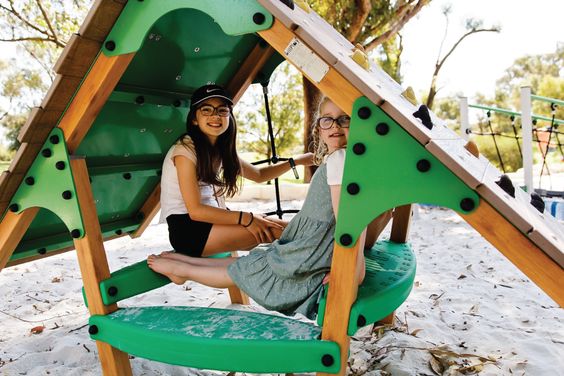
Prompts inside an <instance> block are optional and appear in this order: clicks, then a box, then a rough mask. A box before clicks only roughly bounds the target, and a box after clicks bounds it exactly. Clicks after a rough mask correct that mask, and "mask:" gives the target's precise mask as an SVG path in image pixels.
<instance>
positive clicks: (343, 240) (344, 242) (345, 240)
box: [340, 234, 352, 246]
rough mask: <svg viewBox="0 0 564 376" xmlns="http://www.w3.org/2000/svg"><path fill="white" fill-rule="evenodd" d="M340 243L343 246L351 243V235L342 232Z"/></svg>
mask: <svg viewBox="0 0 564 376" xmlns="http://www.w3.org/2000/svg"><path fill="white" fill-rule="evenodd" d="M340 239H341V244H342V245H344V246H349V245H351V244H352V236H350V235H349V234H343V235H341V238H340Z"/></svg>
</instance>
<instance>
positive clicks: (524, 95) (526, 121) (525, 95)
mask: <svg viewBox="0 0 564 376" xmlns="http://www.w3.org/2000/svg"><path fill="white" fill-rule="evenodd" d="M521 130H522V134H523V143H522V145H521V150H522V151H523V170H524V172H525V186H526V188H527V192H529V193H532V192H533V120H532V117H531V87H530V86H523V87H521Z"/></svg>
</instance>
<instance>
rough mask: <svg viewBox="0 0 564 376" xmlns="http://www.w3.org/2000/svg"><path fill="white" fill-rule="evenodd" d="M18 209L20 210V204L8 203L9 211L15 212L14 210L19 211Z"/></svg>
mask: <svg viewBox="0 0 564 376" xmlns="http://www.w3.org/2000/svg"><path fill="white" fill-rule="evenodd" d="M19 210H20V206H19V205H18V204H12V205H10V211H11V212H13V213H15V212H17V211H19Z"/></svg>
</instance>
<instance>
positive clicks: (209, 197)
mask: <svg viewBox="0 0 564 376" xmlns="http://www.w3.org/2000/svg"><path fill="white" fill-rule="evenodd" d="M177 156H182V157H185V158H187V159H188V160H190V161H192V163H194V165H196V164H197V163H198V158H197V157H196V149H195V147H194V143H193V142H192V139H191V138H190V137H188V136H185V137H184V143H181V142H177V143H175V144H174V145H172V147H171V148H170V149H169V150H168V153H166V157H165V159H164V161H163V169H162V175H161V217H160V220H159V222H160V223H164V222H166V217H168V216H169V215H171V214H187V213H188V209H186V204H185V203H184V199H183V198H182V193H181V192H180V185H179V184H178V174H177V172H176V167H175V165H174V157H177ZM198 185H199V187H200V202H201V203H202V204H204V205H209V206H215V207H219V208H225V198H224V197H223V196H217V195H216V194H215V190H214V186H213V185H212V184H208V183H204V182H201V181H199V182H198Z"/></svg>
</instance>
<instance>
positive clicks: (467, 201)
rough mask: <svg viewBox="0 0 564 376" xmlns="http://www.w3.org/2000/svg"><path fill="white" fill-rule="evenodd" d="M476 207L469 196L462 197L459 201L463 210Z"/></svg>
mask: <svg viewBox="0 0 564 376" xmlns="http://www.w3.org/2000/svg"><path fill="white" fill-rule="evenodd" d="M475 207H476V203H474V200H472V199H471V198H468V197H466V198H463V199H462V200H461V201H460V208H461V209H462V210H464V211H471V210H473V209H474V208H475Z"/></svg>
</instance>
